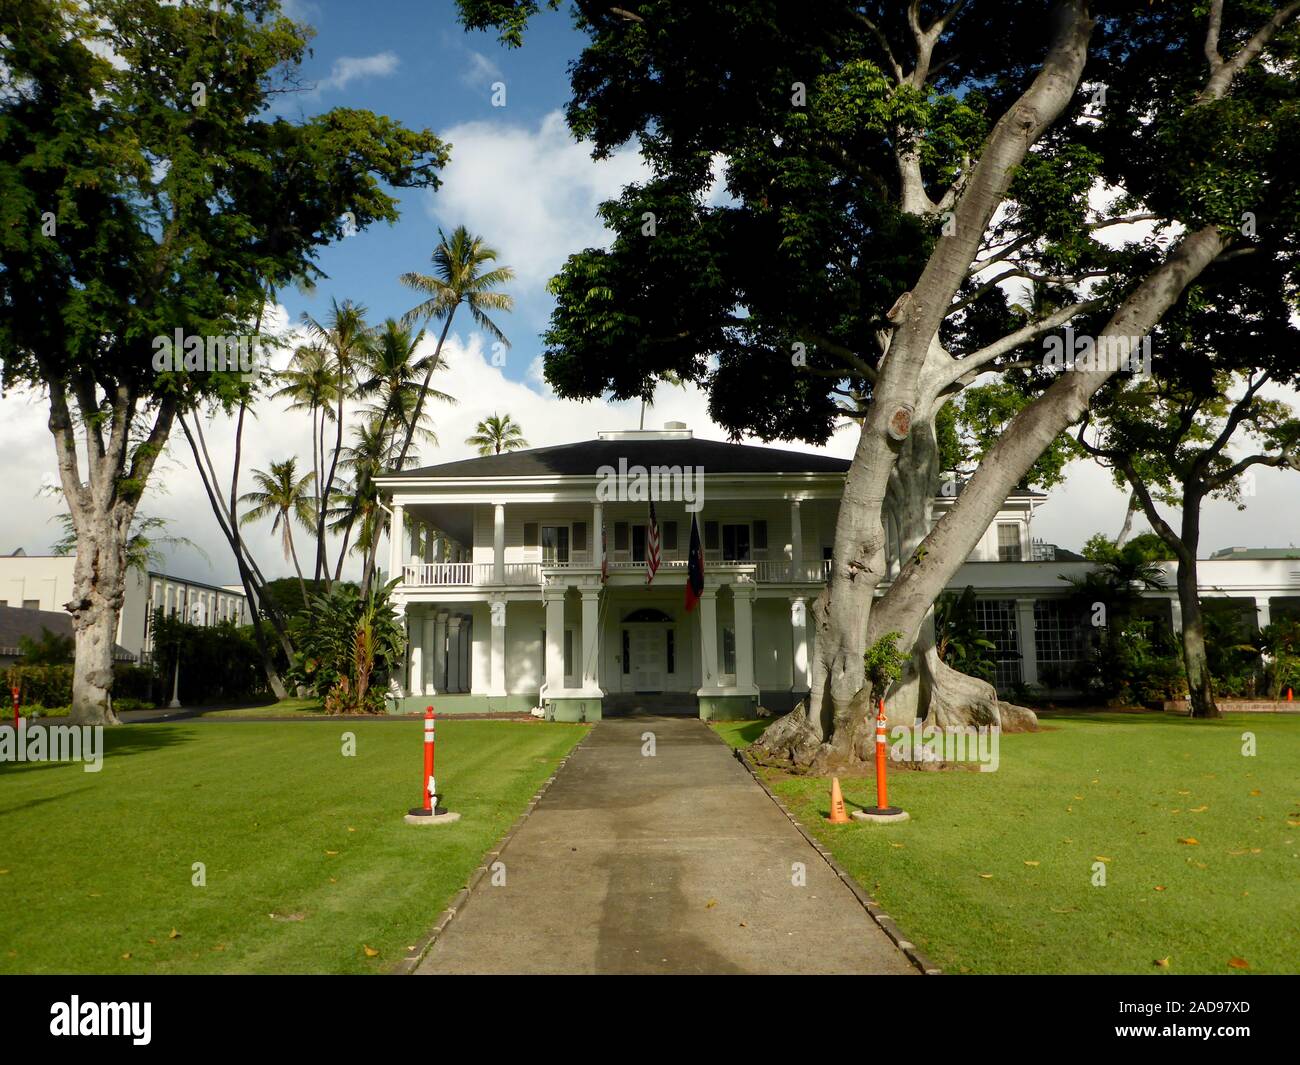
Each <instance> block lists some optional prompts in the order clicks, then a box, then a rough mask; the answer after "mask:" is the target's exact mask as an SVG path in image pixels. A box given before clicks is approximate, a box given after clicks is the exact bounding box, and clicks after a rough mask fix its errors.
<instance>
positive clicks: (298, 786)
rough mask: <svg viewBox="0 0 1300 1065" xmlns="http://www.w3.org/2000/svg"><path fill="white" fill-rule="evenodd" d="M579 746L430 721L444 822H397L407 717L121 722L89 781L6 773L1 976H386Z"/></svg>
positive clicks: (415, 727) (543, 727)
mask: <svg viewBox="0 0 1300 1065" xmlns="http://www.w3.org/2000/svg"><path fill="white" fill-rule="evenodd" d="M346 732H352V733H354V734H355V736H356V755H355V757H344V756H343V755H342V753H341V752H342V746H343V744H342V738H343V734H344V733H346ZM584 734H585V729H584V727H583V726H578V725H563V724H546V723H541V722H536V723H532V722H520V723H516V722H499V721H454V720H443V721H439V722H438V741H439V742H438V781H439V784H440V785H441V786H442V787H443V788H444V789H445V791H446V793H447V802H448V805H449V806H450V808H451V809H453V810H457V811H459V812H460V813H461V814H462V815H463V819H462V820H461V821H460V822H459V823H458V824H455V825H449V826H446V827H440V828H416V827H412V826H409V825H406V824H404V823H403V821H402V815H403V814H405V813H406V811H407V809H408V808H410V807H412V806H415V805H417V804H418V800H419V798H420V772H421V766H422V758H423V754H422V746H421V742H422V741H421V737H422V728H421V726H420V724H419V723H417V722H410V723H392V722H377V721H366V720H364V719H363V720H354V719H341V720H339V721H338V722H337V723H335V724H326V723H319V724H315V723H303V724H288V723H285V724H256V723H248V724H229V725H225V724H211V723H206V724H177V725H130V726H125V727H122V728H116V729H109V730H108V731H107V733H106V742H107V750H108V753H107V755H106V757H105V759H104V763H103V768H102V770H101V771H100V772H99V773H86V772H83V770H82V767H81V766H80V765H79V764H78V765H69V764H53V763H43V764H34V765H33V764H13V763H6V764H2V765H0V898H2V899H3V905H2V906H0V973H16V972H25V973H30V972H95V973H171V972H177V973H190V972H196V973H201V972H319V973H367V972H382V971H386V970H388V969H390V968H391V967H392V966H393V965H394V964H395V963H396V962H397V961H398V960H399V959H400V958H401V957H402V956H403V955H404V954H405V952H406V948H407V946H408V945H413V944H415V943H417V942H418V938H419V937H420V936H421V935H422V934H423V933H425V932H426V931H427V930H428V929H429V928H430V927H431V926H432V924H433V922H434V921H435V919H436V918H437V916H438V914H439V913H440V911H441V910H442V909H443V907H444V906H445V905H446V903H447V901H448V900H449V899H450V897H451V896H452V895H453V894H454V893H455V892H456V891H458V890H459V889H460V888H461V887H463V886H464V884H465V882H466V878H467V877H468V875H469V874H470V873H471V872H472V871H473V870H474V868H475V867H476V866H477V865H478V864H479V862H480V860H481V858H482V856H483V854H484V853H485V852H486V851H487V850H489V849H490V848H491V846H492V844H493V843H495V842H496V841H497V840H498V839H499V838H500V837H501V836H502V835H503V834H504V833H505V831H506V829H507V828H508V827H509V826H510V824H511V823H512V822H513V821H514V820H515V818H516V817H517V816H518V815H519V813H520V812H521V811H522V810H523V807H524V806H525V805H526V803H527V802H528V799H529V798H530V797H531V796H532V794H533V793H534V792H535V791H536V790H537V788H538V787H539V786H540V785H541V784H542V782H543V781H544V780H545V779H546V778H547V777H548V776H549V775H550V774H551V772H552V771H553V769H554V768H555V765H556V763H557V762H558V761H559V760H560V759H561V758H562V757H564V755H565V754H566V753H567V752H568V751H569V750H570V749H571V748H572V747H573V745H574V744H576V743H577V742H578V740H579V739H581V737H582V736H583V735H584ZM195 862H203V863H204V864H205V865H206V878H207V886H206V887H196V886H193V884H192V883H191V879H192V877H193V876H194V875H195V874H194V873H193V872H192V866H193V863H195ZM367 947H369V948H370V949H371V950H376V951H378V954H377V955H375V956H368V955H367V953H366V949H365V948H367Z"/></svg>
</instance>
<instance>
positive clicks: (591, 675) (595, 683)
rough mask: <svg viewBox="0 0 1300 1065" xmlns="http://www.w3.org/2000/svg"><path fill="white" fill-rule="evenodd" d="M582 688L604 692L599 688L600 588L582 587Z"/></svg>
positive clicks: (588, 692)
mask: <svg viewBox="0 0 1300 1065" xmlns="http://www.w3.org/2000/svg"><path fill="white" fill-rule="evenodd" d="M582 690H583V692H584V693H585V694H587V695H596V694H602V695H603V694H604V693H603V692H602V691H601V688H600V588H599V587H595V588H583V589H582Z"/></svg>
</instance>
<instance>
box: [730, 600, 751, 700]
mask: <svg viewBox="0 0 1300 1065" xmlns="http://www.w3.org/2000/svg"><path fill="white" fill-rule="evenodd" d="M731 601H732V604H733V607H734V610H735V619H736V687H737V688H739V689H740V692H741V694H742V695H748V694H757V693H758V688H757V687H755V686H754V586H753V585H752V584H747V583H746V584H733V585H732V586H731Z"/></svg>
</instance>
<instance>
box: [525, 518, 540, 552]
mask: <svg viewBox="0 0 1300 1065" xmlns="http://www.w3.org/2000/svg"><path fill="white" fill-rule="evenodd" d="M537 529H538V526H537V522H535V521H526V522H524V546H525V547H536V546H537V541H538V534H537Z"/></svg>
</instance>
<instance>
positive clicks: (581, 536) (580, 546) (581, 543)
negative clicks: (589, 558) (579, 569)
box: [573, 521, 587, 551]
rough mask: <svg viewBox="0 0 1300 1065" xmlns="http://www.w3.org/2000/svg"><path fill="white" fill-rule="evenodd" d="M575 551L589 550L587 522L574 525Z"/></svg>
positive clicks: (577, 522)
mask: <svg viewBox="0 0 1300 1065" xmlns="http://www.w3.org/2000/svg"><path fill="white" fill-rule="evenodd" d="M573 549H574V550H575V551H585V550H587V523H586V522H585V521H575V522H574V523H573Z"/></svg>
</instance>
